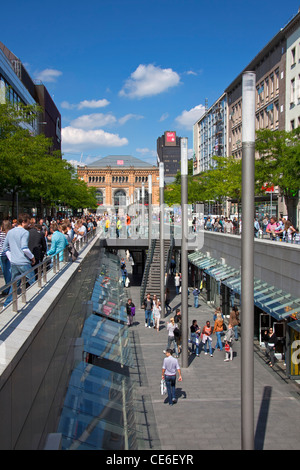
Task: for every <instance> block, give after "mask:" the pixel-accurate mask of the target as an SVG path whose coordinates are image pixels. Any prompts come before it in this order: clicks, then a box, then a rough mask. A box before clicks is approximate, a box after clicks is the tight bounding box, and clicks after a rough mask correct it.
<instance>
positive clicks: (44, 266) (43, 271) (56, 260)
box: [0, 229, 98, 312]
mask: <svg viewBox="0 0 300 470" xmlns="http://www.w3.org/2000/svg"><path fill="white" fill-rule="evenodd" d="M97 232H98V230H97V229H95V230H92V231H91V232H88V233H87V234H86V235H85V236H84V237H82V238H81V239H79V240H76V241H75V242H74V244H73V245H74V247H75V249H76V250H77V252H78V254H80V252H81V251H82V249H83V247H85V246H86V245H88V244H89V243H90V241H91V240H92V239H93V238H94V237H95V235H96V233H97ZM62 253H63V262H64V266H66V265H67V264H70V263H72V261H71V255H70V253H69V250H68V246H66V247H65V248H64V249H63V250H61V251H60V252H58V253H55V254H54V255H51V256H47V257H46V258H45V259H44V260H43V261H41V262H40V263H39V264H37V265H35V266H33V267H32V268H30V269H28V271H26V272H24V274H21V275H20V276H18V277H16V278H15V279H14V280H13V281H11V282H8V283H7V284H5V285H4V286H3V287H1V288H0V293H2V292H3V291H7V290H9V294H8V295H10V294H12V302H10V303H9V304H8V305H7V306H6V307H5V308H7V307H8V306H9V305H11V304H12V309H13V312H18V310H19V308H18V298H19V297H21V301H22V303H23V304H26V302H27V298H26V291H27V288H26V284H27V277H28V275H30V274H31V273H32V276H34V277H35V279H36V280H35V281H34V282H33V283H32V284H31V285H30V286H29V287H32V286H33V285H34V284H36V283H37V285H38V287H39V288H40V289H42V288H43V287H44V286H45V284H46V283H47V274H48V273H49V272H50V271H51V269H52V270H53V274H57V273H58V272H59V271H60V270H61V269H62V268H61V261H60V257H61V254H62ZM51 260H52V267H51V266H50V264H51ZM10 288H11V291H10ZM19 288H21V293H20V294H19V295H18V289H19ZM3 308H4V307H3Z"/></svg>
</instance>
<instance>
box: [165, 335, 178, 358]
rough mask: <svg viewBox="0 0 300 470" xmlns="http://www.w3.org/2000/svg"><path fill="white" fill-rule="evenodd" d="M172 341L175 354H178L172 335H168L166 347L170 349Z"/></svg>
mask: <svg viewBox="0 0 300 470" xmlns="http://www.w3.org/2000/svg"><path fill="white" fill-rule="evenodd" d="M172 343H174V352H175V356H178V347H177V343H176V341H175V338H174V336H168V345H167V349H172V348H171V345H172Z"/></svg>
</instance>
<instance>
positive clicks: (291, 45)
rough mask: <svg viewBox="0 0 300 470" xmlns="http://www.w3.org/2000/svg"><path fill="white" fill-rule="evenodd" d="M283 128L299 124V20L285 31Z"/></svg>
mask: <svg viewBox="0 0 300 470" xmlns="http://www.w3.org/2000/svg"><path fill="white" fill-rule="evenodd" d="M285 115H286V119H285V130H286V131H291V130H292V129H295V128H296V127H299V126H300V22H299V21H298V22H296V23H295V24H294V23H293V24H292V25H291V26H290V28H289V29H288V31H287V41H286V103H285Z"/></svg>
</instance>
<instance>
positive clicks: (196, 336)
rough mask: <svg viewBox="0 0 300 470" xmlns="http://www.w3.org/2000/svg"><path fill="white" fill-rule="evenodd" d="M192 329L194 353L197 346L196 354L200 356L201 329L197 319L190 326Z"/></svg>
mask: <svg viewBox="0 0 300 470" xmlns="http://www.w3.org/2000/svg"><path fill="white" fill-rule="evenodd" d="M190 330H191V343H192V354H195V346H196V356H199V354H200V335H201V329H200V327H199V326H198V324H197V320H193V322H192V324H191V326H190Z"/></svg>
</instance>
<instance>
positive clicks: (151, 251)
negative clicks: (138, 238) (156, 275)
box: [140, 238, 156, 305]
mask: <svg viewBox="0 0 300 470" xmlns="http://www.w3.org/2000/svg"><path fill="white" fill-rule="evenodd" d="M155 245H156V238H154V239H152V240H151V245H150V247H149V250H148V253H147V259H146V264H145V269H144V273H143V278H142V282H141V293H140V302H141V305H142V304H143V300H144V297H145V292H146V286H147V281H148V276H149V271H150V266H151V263H152V260H153V254H154V250H155Z"/></svg>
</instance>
